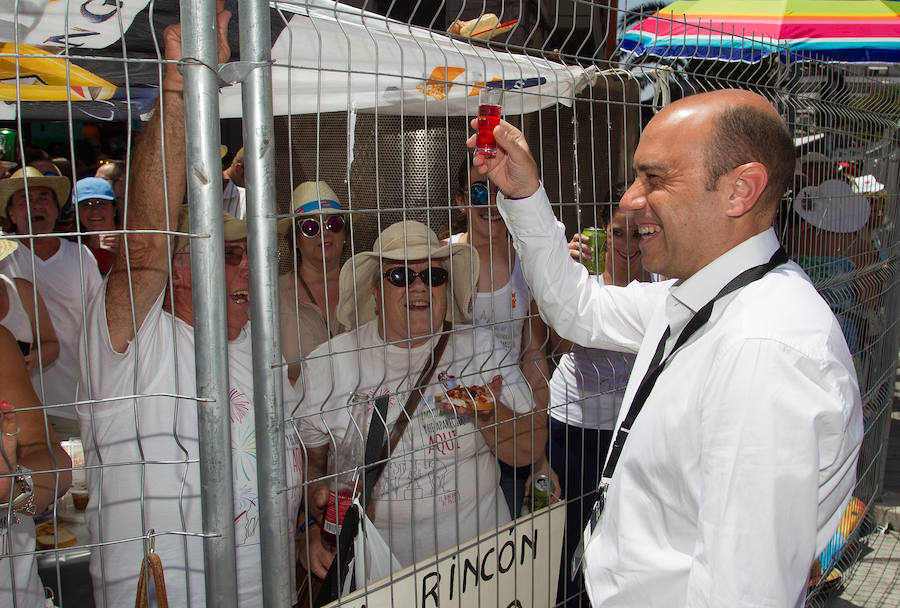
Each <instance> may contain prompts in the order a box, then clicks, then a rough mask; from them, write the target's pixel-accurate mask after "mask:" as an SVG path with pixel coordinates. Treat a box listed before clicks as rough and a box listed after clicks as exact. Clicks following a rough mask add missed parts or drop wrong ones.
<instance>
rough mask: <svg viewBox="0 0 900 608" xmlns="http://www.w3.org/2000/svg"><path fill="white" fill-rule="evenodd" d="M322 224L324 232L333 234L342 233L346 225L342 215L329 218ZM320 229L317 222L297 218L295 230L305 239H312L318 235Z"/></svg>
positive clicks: (310, 219)
mask: <svg viewBox="0 0 900 608" xmlns="http://www.w3.org/2000/svg"><path fill="white" fill-rule="evenodd" d="M322 223H323V224H325V230H327V231H328V232H331V233H334V234H337V233H338V232H342V231H343V230H344V226H345V225H346V222H345V221H344V216H343V215H332V216H329V217H328V219H326V220H325V221H323V222H322ZM321 229H322V227H321V226H320V225H319V220H314V219H312V218H306V219H303V218H299V217H298V218H297V230H299V231H300V232H301V234H303V236H305V237H307V238H310V239H311V238H313V237H314V236H316V235H317V234H319V230H321Z"/></svg>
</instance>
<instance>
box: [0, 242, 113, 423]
mask: <svg viewBox="0 0 900 608" xmlns="http://www.w3.org/2000/svg"><path fill="white" fill-rule="evenodd" d="M0 272H2V273H3V274H5V275H7V276H9V277H11V278H23V279H25V280H27V281H31V282H33V283H34V286H35V288H36V289H37V290H38V292H40V294H41V297H43V298H44V303H45V304H46V305H47V312H48V313H49V314H50V320H51V321H52V322H53V329H54V330H56V336H57V338H58V339H59V357H58V358H57V359H56V361H54V362H53V363H51V364H50V365H48V366H46V367H44V368H43V392H42V391H41V378H40V373H39V372H37V371H36V372H34V373H33V374H32V384H33V385H34V390H35V392H36V393H37V394H38V397H42V401H43V403H44V405H56V404H60V403H74V402H75V400H76V399H77V398H78V380H79V378H80V377H81V370H80V369H79V367H78V344H79V342H80V340H81V327H82V311H83V310H84V308H83V304H82V292H83V293H84V302H85V303H87V302H90V301H91V299H92V298H93V296H94V294H95V293H97V289H98V288H99V287H100V281H101V280H102V279H101V277H100V271H99V270H98V269H97V261H96V260H95V259H94V255H93V254H92V253H91V251H90V249H88V248H87V247H85V246H84V245H81V246H79V245H77V244H76V243H73V242H71V241H67V240H65V239H59V250H58V251H57V252H56V253H54V254H53V255H52V256H50V258H48V259H46V260H42V259H41V258H39V257H38V256H36V255H33V253H32V251H31V249H29V248H28V247H25V246H20V247H19V248H18V249H16V250H15V251H14V252H13V253H12V254H10V256H9V257H7V258H6V259H5V260H3V261H2V262H0ZM82 275H83V282H82ZM38 369H39V366H35V370H38ZM48 413H50V414H53V415H57V416H67V417H74V416H75V412H74V408H72V407H66V408H53V409H52V410H48Z"/></svg>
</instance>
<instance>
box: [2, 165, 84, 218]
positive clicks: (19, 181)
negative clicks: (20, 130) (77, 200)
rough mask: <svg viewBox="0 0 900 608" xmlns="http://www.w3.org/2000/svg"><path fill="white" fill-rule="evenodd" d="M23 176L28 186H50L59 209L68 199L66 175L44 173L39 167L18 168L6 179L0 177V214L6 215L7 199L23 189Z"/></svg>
mask: <svg viewBox="0 0 900 608" xmlns="http://www.w3.org/2000/svg"><path fill="white" fill-rule="evenodd" d="M25 178H28V187H29V188H50V189H51V190H53V192H54V193H55V194H56V204H57V205H59V207H60V209H62V206H63V205H65V204H66V203H67V202H68V201H69V192H71V190H72V185H71V184H70V183H69V178H68V177H63V176H61V175H44V174H43V173H41V171H40V169H35V168H34V167H30V166H29V167H25V168H24V169H19V170H18V171H16V172H15V173H13V174H12V175H10V176H9V177H8V178H6V179H0V216H6V207H7V206H8V205H9V199H10V198H12V195H13V194H15V193H16V192H18V191H19V190H24V189H25Z"/></svg>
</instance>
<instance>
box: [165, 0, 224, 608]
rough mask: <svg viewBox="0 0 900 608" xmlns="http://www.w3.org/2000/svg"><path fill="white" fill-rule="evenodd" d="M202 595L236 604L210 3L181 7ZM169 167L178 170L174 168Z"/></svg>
mask: <svg viewBox="0 0 900 608" xmlns="http://www.w3.org/2000/svg"><path fill="white" fill-rule="evenodd" d="M181 24H182V34H183V35H182V53H183V56H184V57H185V58H186V59H188V61H186V62H185V65H184V68H183V71H184V122H185V131H186V142H185V143H186V146H187V168H186V170H187V175H188V182H187V184H188V201H189V202H190V213H191V231H192V233H195V234H202V235H207V234H208V235H209V238H199V239H193V241H192V243H191V273H192V277H193V279H192V285H193V300H194V302H193V303H194V358H195V361H196V367H197V397H198V399H199V401H198V403H197V418H198V427H199V439H200V483H201V485H200V492H201V494H200V500H201V505H202V509H203V533H204V534H205V535H208V536H206V537H205V538H204V540H203V565H204V569H205V573H206V598H207V601H212V598H215V601H214V602H213V603H215V605H216V606H220V607H225V606H229V607H234V606H237V568H236V565H235V554H234V497H233V491H232V473H231V417H230V399H229V384H228V358H227V352H228V351H227V348H228V335H227V330H226V324H225V251H224V242H223V240H222V239H223V234H224V229H223V222H222V162H221V157H220V155H219V139H220V138H219V85H218V76H217V74H216V72H215V71H214V70H213V69H211V68H215V67H216V66H217V64H218V50H217V40H216V2H215V0H196V1H195V2H182V3H181ZM172 170H174V171H177V170H178V168H177V167H173V168H172Z"/></svg>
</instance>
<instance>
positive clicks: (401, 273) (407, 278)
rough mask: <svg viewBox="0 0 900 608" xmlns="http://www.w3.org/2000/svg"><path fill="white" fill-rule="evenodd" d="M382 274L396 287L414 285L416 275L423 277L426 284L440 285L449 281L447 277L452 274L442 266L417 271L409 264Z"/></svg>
mask: <svg viewBox="0 0 900 608" xmlns="http://www.w3.org/2000/svg"><path fill="white" fill-rule="evenodd" d="M381 276H383V277H385V278H386V279H387V280H388V281H390V282H391V285H393V286H394V287H407V286H409V285H412V284H413V281H415V280H416V277H419V278H420V279H422V282H423V283H425V284H426V285H430V286H431V287H439V286H440V285H443V284H444V283H446V282H447V277H448V276H450V275H449V274H448V273H447V271H446V270H444V269H443V268H441V267H440V266H432V267H431V268H426V269H425V270H420V271H419V272H416V271H415V270H413V269H412V268H409V267H407V266H397V267H396V268H391V269H390V270H385V271H384V272H383V273H382V274H381Z"/></svg>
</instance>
